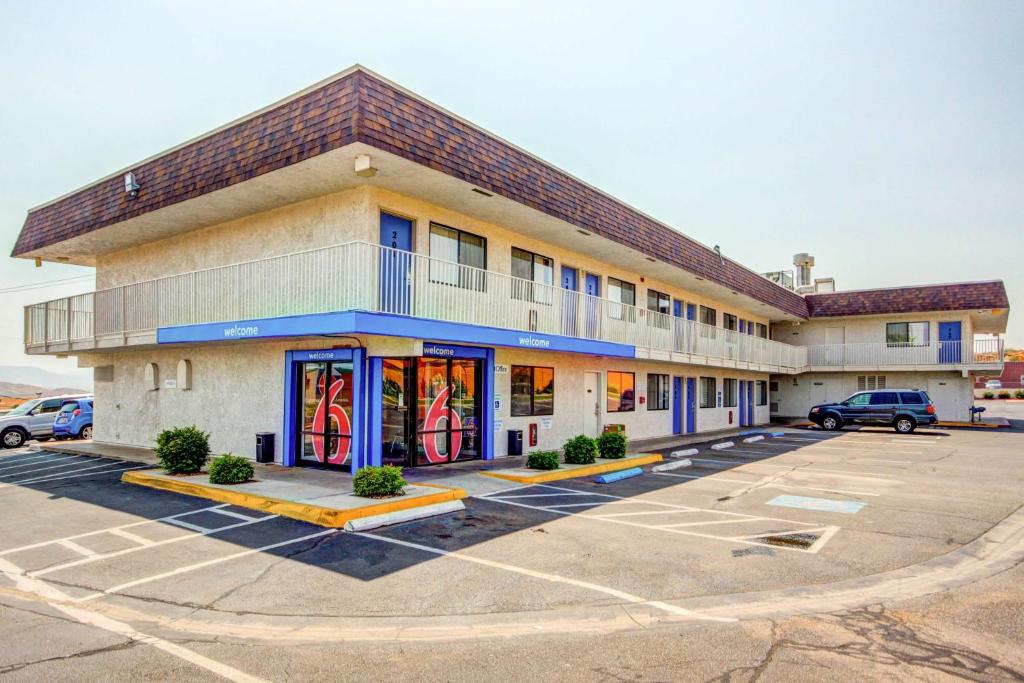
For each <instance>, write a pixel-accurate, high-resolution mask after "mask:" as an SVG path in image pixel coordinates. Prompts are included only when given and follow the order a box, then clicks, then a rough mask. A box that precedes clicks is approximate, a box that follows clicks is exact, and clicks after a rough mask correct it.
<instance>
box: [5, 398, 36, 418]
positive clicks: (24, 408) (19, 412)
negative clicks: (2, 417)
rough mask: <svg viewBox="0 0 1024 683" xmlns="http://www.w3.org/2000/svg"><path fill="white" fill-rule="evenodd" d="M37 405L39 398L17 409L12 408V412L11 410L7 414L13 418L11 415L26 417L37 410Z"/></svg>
mask: <svg viewBox="0 0 1024 683" xmlns="http://www.w3.org/2000/svg"><path fill="white" fill-rule="evenodd" d="M37 405H39V399H38V398H34V399H32V400H31V401H25V402H24V403H22V404H21V405H20V406H18V407H17V408H11V410H9V411H8V412H7V415H8V416H11V415H25V414H27V413H28V412H29V411H30V410H32V409H33V408H35V407H36V406H37Z"/></svg>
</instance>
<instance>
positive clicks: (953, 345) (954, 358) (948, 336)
mask: <svg viewBox="0 0 1024 683" xmlns="http://www.w3.org/2000/svg"><path fill="white" fill-rule="evenodd" d="M939 342H940V344H941V345H940V346H939V362H940V363H959V362H960V356H961V353H960V347H961V343H960V342H961V339H960V321H959V320H957V321H954V322H948V323H939Z"/></svg>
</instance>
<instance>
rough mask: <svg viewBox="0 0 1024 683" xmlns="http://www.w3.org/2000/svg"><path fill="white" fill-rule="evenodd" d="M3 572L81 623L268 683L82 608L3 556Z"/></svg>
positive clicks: (245, 681) (244, 679)
mask: <svg viewBox="0 0 1024 683" xmlns="http://www.w3.org/2000/svg"><path fill="white" fill-rule="evenodd" d="M0 573H3V574H4V575H6V576H7V577H8V578H10V579H11V580H12V581H14V583H15V586H16V587H17V588H18V589H19V590H21V591H24V592H25V593H31V594H33V595H37V596H39V597H40V598H42V599H43V600H44V601H45V603H46V604H48V605H50V606H51V607H53V608H54V609H56V610H59V611H61V612H63V613H64V614H67V615H68V616H70V617H72V618H73V619H75V620H76V621H78V622H80V623H82V624H85V625H87V626H93V627H95V628H99V629H102V630H104V631H108V632H110V633H116V634H118V635H120V636H122V637H124V638H127V639H129V640H131V641H134V642H138V643H145V644H146V645H152V646H153V647H155V648H157V649H159V650H162V651H164V652H166V653H167V654H169V655H172V656H174V657H177V658H179V659H181V660H183V661H185V662H188V663H189V664H193V665H195V666H198V667H201V668H203V669H206V670H207V671H209V672H211V673H214V674H216V675H218V676H220V677H221V678H225V679H227V680H229V681H234V682H235V683H267V682H266V681H264V680H263V679H262V678H257V677H256V676H250V675H249V674H247V673H245V672H244V671H240V670H239V669H236V668H234V667H232V666H228V665H227V664H222V663H221V662H218V661H216V660H213V659H210V658H209V657H204V656H203V655H201V654H199V653H197V652H193V651H192V650H189V649H187V648H184V647H182V646H181V645H177V644H175V643H171V642H169V641H166V640H163V639H162V638H157V637H156V636H151V635H147V634H145V633H142V632H141V631H136V630H135V629H134V628H132V627H131V626H129V625H128V624H125V623H122V622H119V621H115V620H114V619H112V618H110V617H108V616H105V615H102V614H97V613H96V612H90V611H88V610H84V609H81V608H79V607H74V606H72V605H70V604H69V602H70V600H71V598H70V596H68V595H67V594H65V593H63V592H62V591H60V590H58V589H57V588H55V587H54V586H51V585H50V584H48V583H46V582H44V581H41V580H39V579H33V578H31V577H29V576H26V575H25V574H24V573H23V572H22V571H21V569H20V568H19V567H17V566H16V565H14V564H12V563H11V562H8V561H7V560H2V559H0Z"/></svg>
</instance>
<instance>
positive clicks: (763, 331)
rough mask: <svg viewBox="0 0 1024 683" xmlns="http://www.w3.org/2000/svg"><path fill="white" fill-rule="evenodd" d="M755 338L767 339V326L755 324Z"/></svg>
mask: <svg viewBox="0 0 1024 683" xmlns="http://www.w3.org/2000/svg"><path fill="white" fill-rule="evenodd" d="M757 336H758V337H760V338H761V339H767V338H768V326H767V325H765V324H764V323H757Z"/></svg>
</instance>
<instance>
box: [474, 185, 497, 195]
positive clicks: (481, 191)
mask: <svg viewBox="0 0 1024 683" xmlns="http://www.w3.org/2000/svg"><path fill="white" fill-rule="evenodd" d="M473 192H476V193H477V194H482V195H483V196H485V197H493V196H494V195H493V194H491V193H490V192H488V191H486V190H481V189H480V188H479V187H474V188H473Z"/></svg>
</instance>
